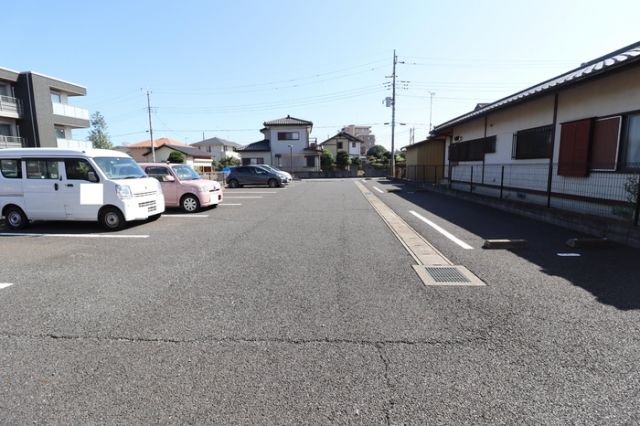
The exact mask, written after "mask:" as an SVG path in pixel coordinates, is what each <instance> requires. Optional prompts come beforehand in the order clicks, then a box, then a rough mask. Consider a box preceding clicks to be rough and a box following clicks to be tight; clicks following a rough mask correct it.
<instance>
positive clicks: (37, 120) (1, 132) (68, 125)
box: [0, 68, 91, 148]
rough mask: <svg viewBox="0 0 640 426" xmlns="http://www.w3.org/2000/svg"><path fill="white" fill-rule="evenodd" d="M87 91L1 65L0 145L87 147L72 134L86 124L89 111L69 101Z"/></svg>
mask: <svg viewBox="0 0 640 426" xmlns="http://www.w3.org/2000/svg"><path fill="white" fill-rule="evenodd" d="M86 94H87V89H86V88H85V87H83V86H80V85H77V84H74V83H69V82H67V81H63V80H59V79H56V78H53V77H49V76H46V75H44V74H39V73H36V72H31V71H28V72H18V71H13V70H10V69H6V68H0V148H20V147H60V148H90V147H91V143H90V142H88V141H82V140H75V139H73V133H72V132H73V130H74V129H82V128H87V127H89V111H87V110H86V109H82V108H78V107H74V106H72V105H70V103H69V100H70V98H72V97H74V96H85V95H86Z"/></svg>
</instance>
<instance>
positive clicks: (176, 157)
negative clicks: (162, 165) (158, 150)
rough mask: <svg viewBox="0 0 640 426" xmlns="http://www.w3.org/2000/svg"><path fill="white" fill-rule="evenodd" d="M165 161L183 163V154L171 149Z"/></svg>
mask: <svg viewBox="0 0 640 426" xmlns="http://www.w3.org/2000/svg"><path fill="white" fill-rule="evenodd" d="M167 161H169V162H170V163H178V164H181V163H184V154H183V153H181V152H178V151H171V154H169V158H167Z"/></svg>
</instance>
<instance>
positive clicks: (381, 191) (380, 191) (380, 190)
mask: <svg viewBox="0 0 640 426" xmlns="http://www.w3.org/2000/svg"><path fill="white" fill-rule="evenodd" d="M373 189H375V190H376V191H378V192H379V193H381V194H384V191H383V190H382V189H380V188H378V187H377V186H374V187H373Z"/></svg>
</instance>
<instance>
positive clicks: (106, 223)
mask: <svg viewBox="0 0 640 426" xmlns="http://www.w3.org/2000/svg"><path fill="white" fill-rule="evenodd" d="M98 220H99V221H100V224H101V225H102V226H103V227H104V228H106V229H107V230H109V231H117V230H119V229H122V228H124V224H125V222H124V216H122V213H121V212H120V210H118V209H117V208H115V207H105V208H104V209H102V210H101V211H100V217H99V219H98Z"/></svg>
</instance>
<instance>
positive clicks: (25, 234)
mask: <svg viewBox="0 0 640 426" xmlns="http://www.w3.org/2000/svg"><path fill="white" fill-rule="evenodd" d="M0 237H64V238H149V236H148V235H105V234H32V233H28V232H11V233H9V232H2V233H0Z"/></svg>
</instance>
